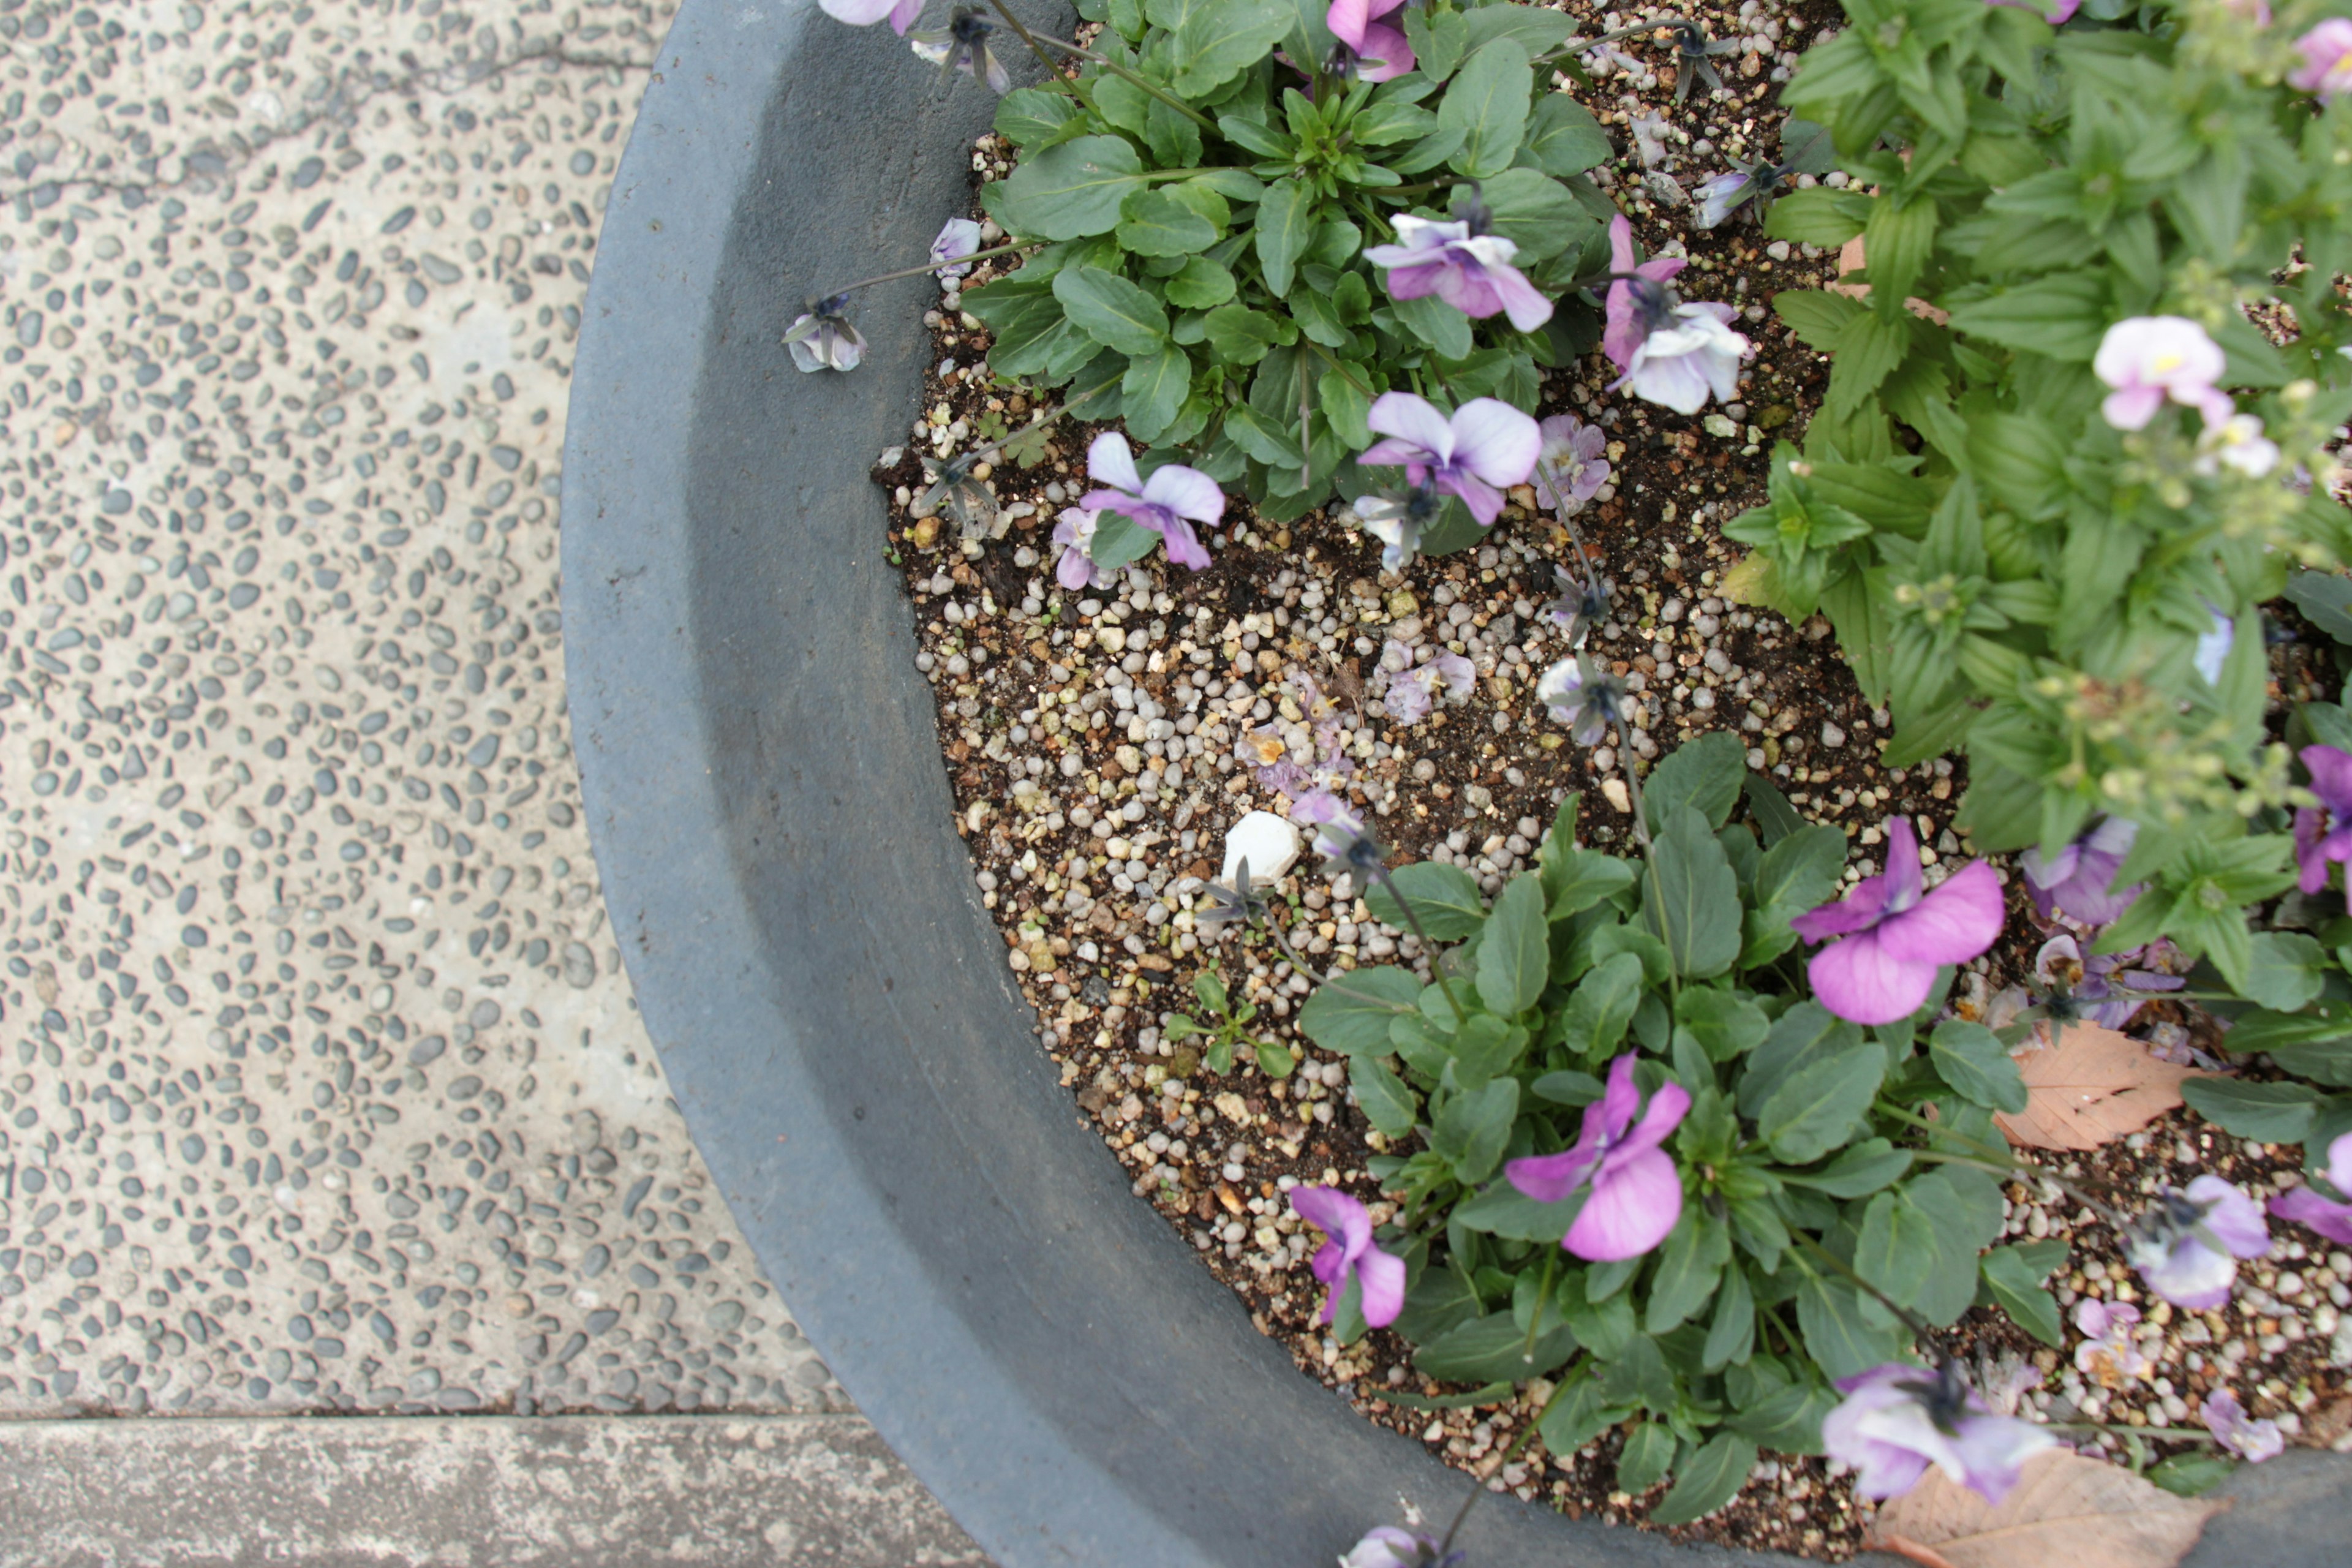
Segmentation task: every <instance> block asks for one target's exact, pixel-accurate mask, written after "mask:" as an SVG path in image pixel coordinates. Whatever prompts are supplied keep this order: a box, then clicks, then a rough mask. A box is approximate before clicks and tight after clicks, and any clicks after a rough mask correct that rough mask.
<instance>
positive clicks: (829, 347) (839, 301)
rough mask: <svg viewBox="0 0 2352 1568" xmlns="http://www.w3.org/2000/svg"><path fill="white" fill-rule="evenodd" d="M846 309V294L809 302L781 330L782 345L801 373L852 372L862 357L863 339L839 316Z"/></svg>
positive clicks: (846, 319)
mask: <svg viewBox="0 0 2352 1568" xmlns="http://www.w3.org/2000/svg"><path fill="white" fill-rule="evenodd" d="M848 306H849V296H848V295H846V294H835V296H834V297H833V298H832V299H830V300H814V301H812V302H811V303H810V305H809V308H808V309H807V310H804V311H803V312H802V313H801V314H800V315H799V316H797V317H795V318H793V324H792V325H791V326H789V327H787V328H785V329H784V346H785V347H787V348H789V349H791V350H792V351H793V363H794V364H796V365H798V366H800V368H801V370H802V372H803V374H807V373H811V372H814V371H820V370H841V371H849V370H856V368H857V362H858V361H860V360H862V359H864V358H865V357H866V340H865V339H864V338H862V337H859V336H858V335H857V329H856V327H853V326H851V325H850V324H849V318H848V317H847V316H845V315H844V314H843V313H842V312H843V311H844V310H846V309H848Z"/></svg>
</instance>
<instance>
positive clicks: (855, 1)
mask: <svg viewBox="0 0 2352 1568" xmlns="http://www.w3.org/2000/svg"><path fill="white" fill-rule="evenodd" d="M817 4H818V5H820V6H821V7H823V9H824V14H825V15H826V16H830V17H832V18H833V19H834V20H835V21H836V22H846V23H848V24H849V25H850V26H853V27H863V26H869V25H870V24H872V23H875V22H880V21H886V20H887V22H888V23H889V24H890V30H891V31H892V32H894V33H896V34H898V36H899V37H905V36H906V32H907V29H908V27H910V26H913V25H914V21H915V18H916V17H918V16H921V15H922V14H923V0H817Z"/></svg>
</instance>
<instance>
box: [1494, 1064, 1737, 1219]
mask: <svg viewBox="0 0 2352 1568" xmlns="http://www.w3.org/2000/svg"><path fill="white" fill-rule="evenodd" d="M1690 1105H1691V1097H1690V1091H1689V1090H1687V1089H1684V1088H1683V1086H1682V1085H1680V1084H1678V1083H1674V1082H1671V1081H1670V1082H1667V1083H1664V1084H1662V1085H1660V1086H1659V1089H1658V1092H1657V1093H1655V1094H1654V1095H1652V1096H1651V1097H1650V1103H1649V1105H1648V1106H1647V1107H1646V1108H1644V1107H1643V1104H1642V1091H1641V1090H1640V1089H1637V1088H1635V1087H1634V1084H1633V1052H1631V1051H1628V1052H1626V1053H1625V1054H1624V1055H1623V1056H1622V1057H1619V1058H1617V1059H1616V1060H1615V1061H1613V1062H1612V1063H1610V1064H1609V1087H1608V1089H1607V1090H1606V1091H1605V1092H1604V1093H1603V1094H1602V1095H1601V1098H1600V1099H1599V1100H1595V1101H1594V1102H1593V1103H1592V1104H1591V1105H1588V1106H1586V1107H1585V1108H1584V1123H1583V1126H1582V1127H1581V1128H1580V1130H1579V1131H1578V1133H1577V1138H1576V1142H1575V1145H1574V1146H1573V1147H1571V1148H1568V1149H1564V1150H1562V1151H1561V1152H1559V1153H1557V1154H1536V1155H1530V1156H1528V1158H1526V1159H1521V1160H1514V1161H1512V1162H1511V1163H1509V1164H1507V1165H1506V1166H1504V1167H1503V1173H1504V1175H1505V1176H1506V1177H1507V1178H1508V1179H1509V1181H1510V1184H1511V1185H1513V1186H1514V1187H1517V1189H1518V1190H1519V1191H1520V1192H1521V1193H1523V1194H1526V1195H1527V1196H1528V1197H1530V1198H1533V1199H1534V1200H1535V1201H1536V1202H1538V1203H1539V1204H1556V1203H1560V1202H1563V1201H1564V1200H1566V1199H1567V1198H1569V1197H1570V1196H1571V1195H1573V1194H1576V1193H1578V1192H1580V1191H1581V1192H1583V1193H1584V1194H1586V1195H1585V1199H1584V1206H1583V1207H1582V1208H1581V1209H1579V1210H1578V1211H1577V1215H1576V1218H1575V1220H1574V1221H1573V1222H1572V1223H1571V1224H1570V1226H1569V1227H1568V1234H1567V1235H1566V1236H1565V1237H1561V1238H1560V1246H1561V1247H1565V1248H1566V1249H1567V1250H1569V1251H1570V1252H1572V1253H1574V1254H1576V1256H1577V1257H1579V1258H1587V1259H1589V1260H1591V1261H1593V1262H1596V1263H1600V1262H1613V1261H1616V1260H1618V1259H1620V1258H1639V1257H1641V1256H1642V1255H1643V1253H1645V1252H1647V1251H1649V1250H1650V1249H1651V1248H1652V1247H1655V1246H1657V1245H1658V1243H1660V1242H1662V1241H1664V1240H1665V1239H1666V1235H1667V1233H1668V1232H1669V1231H1671V1230H1673V1229H1674V1228H1675V1221H1676V1220H1678V1219H1680V1218H1681V1217H1682V1212H1683V1181H1682V1175H1681V1173H1679V1172H1677V1171H1676V1170H1675V1162H1674V1159H1673V1157H1672V1156H1671V1155H1669V1154H1667V1153H1666V1152H1664V1150H1662V1149H1660V1148H1659V1147H1658V1145H1659V1144H1661V1143H1663V1142H1665V1140H1666V1135H1667V1134H1668V1133H1670V1132H1672V1131H1674V1130H1675V1128H1676V1127H1678V1126H1680V1125H1681V1124H1682V1120H1683V1118H1684V1117H1685V1115H1687V1114H1689V1111H1690ZM1637 1111H1638V1112H1639V1117H1638V1120H1637V1118H1636V1112H1637Z"/></svg>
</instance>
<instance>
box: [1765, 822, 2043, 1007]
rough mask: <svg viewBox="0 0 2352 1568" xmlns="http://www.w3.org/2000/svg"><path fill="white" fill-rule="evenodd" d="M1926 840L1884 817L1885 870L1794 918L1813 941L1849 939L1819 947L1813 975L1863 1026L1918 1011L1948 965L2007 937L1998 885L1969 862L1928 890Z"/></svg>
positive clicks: (1826, 997) (1826, 998)
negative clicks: (1922, 870)
mask: <svg viewBox="0 0 2352 1568" xmlns="http://www.w3.org/2000/svg"><path fill="white" fill-rule="evenodd" d="M1923 888H1924V883H1923V880H1922V879H1921V878H1920V875H1919V839H1918V837H1917V835H1916V834H1915V833H1913V832H1912V830H1911V824H1910V822H1909V821H1908V820H1907V819H1906V818H1904V817H1900V816H1890V817H1888V818H1887V819H1886V869H1885V872H1884V873H1882V874H1881V875H1879V876H1875V877H1864V879H1862V880H1861V881H1859V882H1857V883H1855V884H1854V888H1853V891H1852V892H1851V893H1848V894H1847V895H1846V896H1845V897H1844V898H1843V899H1841V900H1838V901H1837V902H1835V903H1831V904H1823V905H1822V907H1821V908H1819V909H1817V910H1809V911H1807V912H1806V913H1804V914H1801V915H1799V916H1798V917H1797V918H1796V919H1794V920H1792V921H1790V922H1789V924H1790V927H1791V928H1792V929H1793V930H1794V931H1796V933H1797V934H1798V935H1799V936H1801V937H1803V938H1804V939H1805V940H1806V941H1807V942H1822V941H1824V940H1825V939H1827V938H1830V937H1839V938H1843V940H1842V941H1838V942H1831V943H1830V945H1829V946H1827V947H1825V948H1823V949H1822V950H1821V952H1817V953H1815V954H1813V957H1812V962H1811V964H1810V965H1809V966H1808V967H1807V969H1806V973H1807V974H1808V975H1810V976H1811V979H1812V983H1813V994H1814V995H1815V996H1817V997H1819V998H1820V999H1821V1004H1822V1006H1824V1007H1827V1008H1828V1009H1829V1010H1830V1011H1831V1012H1832V1013H1835V1014H1836V1015H1837V1016H1839V1017H1841V1018H1844V1019H1847V1020H1849V1021H1851V1022H1853V1023H1856V1024H1891V1023H1893V1022H1895V1020H1896V1019H1897V1018H1906V1017H1908V1016H1911V1015H1912V1014H1913V1013H1916V1012H1917V1011H1918V1009H1919V1005H1920V1004H1921V1003H1923V1002H1925V1001H1927V992H1928V989H1929V988H1930V987H1931V986H1933V985H1934V984H1935V983H1936V971H1937V969H1938V968H1939V967H1941V966H1942V965H1944V964H1947V963H1967V962H1968V961H1969V959H1971V958H1974V957H1976V956H1977V954H1979V953H1980V952H1983V951H1984V950H1985V949H1987V948H1989V947H1990V946H1991V945H1992V944H1993V939H1994V938H1996V937H1998V936H1999V935H2000V924H2001V897H2000V880H1999V879H1997V878H1996V877H1995V876H1994V875H1993V869H1992V868H1991V867H1990V866H1988V865H1986V864H1985V863H1984V862H1983V861H1981V860H1971V861H1969V863H1968V864H1967V865H1965V866H1963V867H1961V868H1959V869H1958V870H1957V871H1955V872H1953V873H1952V874H1951V875H1950V876H1948V877H1947V878H1945V879H1944V880H1943V882H1942V884H1941V885H1940V886H1938V887H1937V889H1935V891H1933V892H1925V891H1923Z"/></svg>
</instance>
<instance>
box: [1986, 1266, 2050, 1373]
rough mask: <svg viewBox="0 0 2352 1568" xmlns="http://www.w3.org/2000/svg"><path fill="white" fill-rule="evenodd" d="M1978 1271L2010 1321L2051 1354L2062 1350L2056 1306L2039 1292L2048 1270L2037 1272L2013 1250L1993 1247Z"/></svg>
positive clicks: (2041, 1290)
mask: <svg viewBox="0 0 2352 1568" xmlns="http://www.w3.org/2000/svg"><path fill="white" fill-rule="evenodd" d="M1979 1267H1980V1268H1982V1269H1983V1270H1984V1282H1985V1289H1988V1290H1990V1291H1991V1292H1992V1299H1993V1300H1995V1301H1997V1302H1999V1303H2000V1310H2002V1311H2004V1312H2007V1313H2008V1314H2009V1315H2010V1319H2011V1321H2013V1322H2015V1323H2016V1324H2017V1326H2018V1327H2019V1328H2021V1329H2023V1330H2024V1331H2026V1332H2027V1333H2030V1334H2032V1336H2033V1337H2034V1338H2035V1339H2037V1340H2040V1341H2041V1342H2042V1343H2043V1344H2045V1345H2048V1346H2050V1347H2051V1348H2053V1350H2055V1349H2063V1348H2064V1345H2065V1335H2064V1332H2063V1329H2062V1328H2061V1325H2060V1321H2059V1317H2058V1303H2057V1302H2056V1301H2055V1300H2053V1299H2052V1297H2051V1295H2050V1292H2049V1291H2047V1290H2045V1289H2042V1280H2043V1279H2045V1278H2047V1277H2048V1275H2049V1273H2050V1270H2049V1269H2047V1268H2035V1267H2034V1265H2033V1262H2032V1259H2031V1258H2028V1257H2027V1256H2026V1254H2025V1253H2024V1252H2023V1251H2022V1250H2021V1249H2020V1248H2018V1247H1994V1248H1993V1249H1992V1250H1991V1251H1990V1252H1988V1253H1986V1254H1985V1255H1984V1260H1983V1262H1982V1263H1981V1264H1980V1265H1979Z"/></svg>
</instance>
